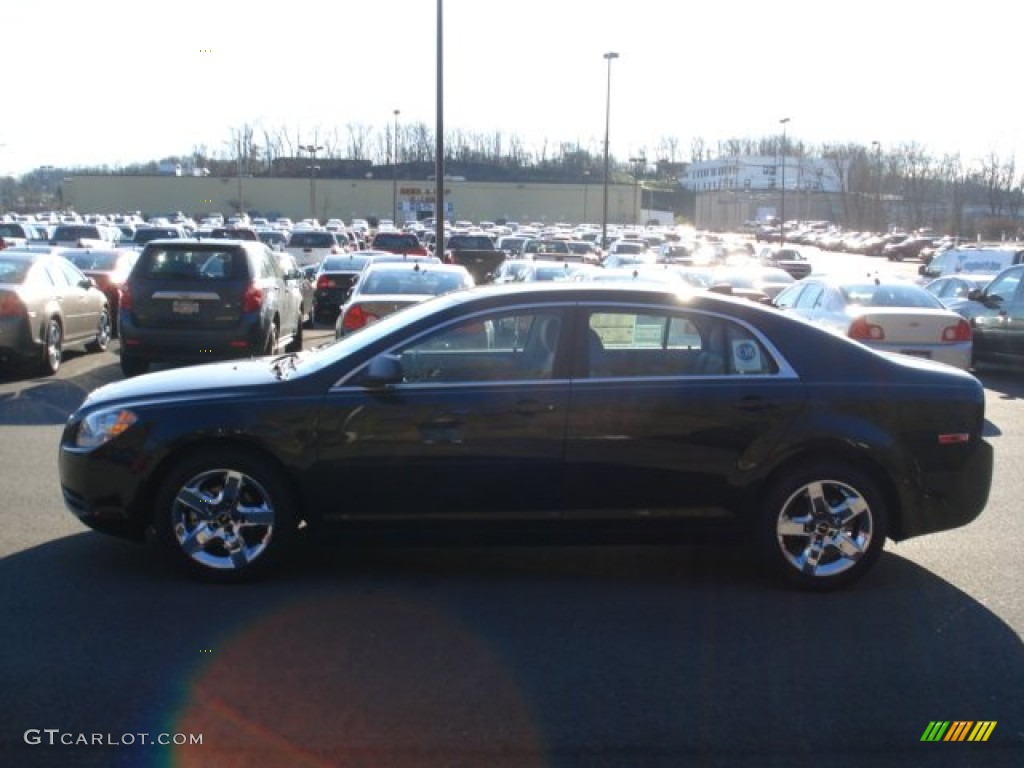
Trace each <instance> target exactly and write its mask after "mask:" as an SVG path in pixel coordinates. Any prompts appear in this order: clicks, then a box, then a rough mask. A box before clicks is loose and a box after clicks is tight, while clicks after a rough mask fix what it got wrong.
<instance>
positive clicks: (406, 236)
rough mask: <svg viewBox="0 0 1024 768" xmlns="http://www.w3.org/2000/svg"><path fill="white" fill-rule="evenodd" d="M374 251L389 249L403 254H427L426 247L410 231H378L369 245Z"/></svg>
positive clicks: (391, 251)
mask: <svg viewBox="0 0 1024 768" xmlns="http://www.w3.org/2000/svg"><path fill="white" fill-rule="evenodd" d="M370 248H372V249H373V250H375V251H389V252H390V253H400V254H402V255H404V256H427V255H429V254H428V253H427V249H426V247H425V246H424V245H423V243H421V242H420V240H419V238H418V237H416V235H414V234H412V233H411V232H378V233H377V234H376V235H374V236H373V244H372V245H371V246H370Z"/></svg>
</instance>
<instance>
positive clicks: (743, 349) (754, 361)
mask: <svg viewBox="0 0 1024 768" xmlns="http://www.w3.org/2000/svg"><path fill="white" fill-rule="evenodd" d="M732 365H733V368H734V369H735V370H736V373H760V372H761V371H763V370H764V364H763V363H762V361H761V350H760V349H759V348H758V346H757V344H755V343H754V342H753V341H751V340H750V339H736V340H734V341H733V342H732Z"/></svg>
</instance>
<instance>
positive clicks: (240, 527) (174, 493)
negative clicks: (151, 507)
mask: <svg viewBox="0 0 1024 768" xmlns="http://www.w3.org/2000/svg"><path fill="white" fill-rule="evenodd" d="M155 514H156V519H155V520H154V524H155V529H156V535H157V542H158V543H159V545H160V546H161V547H162V548H163V549H164V550H165V552H166V553H167V554H168V555H169V556H170V558H171V559H172V560H173V561H174V562H175V563H176V564H177V565H178V566H182V567H184V568H185V569H186V570H188V571H189V572H190V573H192V574H193V575H197V576H199V577H200V578H203V579H206V580H209V581H221V582H235V581H244V580H247V579H250V578H252V577H254V576H257V575H261V574H263V573H265V572H266V571H267V570H268V569H270V568H271V567H272V566H274V565H277V564H279V563H280V562H281V561H282V560H283V559H284V557H285V555H286V553H287V551H288V550H289V548H290V546H291V545H292V543H293V542H294V539H295V531H296V522H295V512H294V508H293V502H292V498H291V494H290V493H289V491H288V488H287V487H286V485H285V483H284V482H283V481H282V479H281V475H280V472H279V471H278V470H277V469H276V468H275V467H274V466H273V465H272V464H271V463H270V462H268V461H266V460H265V459H262V458H260V457H258V456H255V455H250V454H248V453H244V452H240V451H235V450H220V451H201V452H199V453H197V454H195V455H193V456H190V457H187V458H185V459H184V460H183V461H181V462H179V463H178V464H177V465H176V466H175V467H174V468H173V469H172V470H171V471H170V472H169V473H168V475H167V477H166V478H165V479H164V482H163V483H162V484H161V486H160V491H159V493H158V495H157V503H156V512H155Z"/></svg>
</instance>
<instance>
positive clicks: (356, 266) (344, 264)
mask: <svg viewBox="0 0 1024 768" xmlns="http://www.w3.org/2000/svg"><path fill="white" fill-rule="evenodd" d="M368 261H369V259H368V258H367V257H366V256H328V257H327V258H326V259H324V261H323V266H322V267H321V269H322V270H323V271H324V272H359V271H361V270H362V268H363V267H364V266H366V262H368Z"/></svg>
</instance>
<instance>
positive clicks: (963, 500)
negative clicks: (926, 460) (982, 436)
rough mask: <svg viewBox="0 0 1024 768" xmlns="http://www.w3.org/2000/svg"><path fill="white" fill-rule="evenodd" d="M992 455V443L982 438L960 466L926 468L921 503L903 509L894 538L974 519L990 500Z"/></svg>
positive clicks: (966, 522)
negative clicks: (937, 468)
mask: <svg viewBox="0 0 1024 768" xmlns="http://www.w3.org/2000/svg"><path fill="white" fill-rule="evenodd" d="M993 459H994V452H993V449H992V446H991V445H990V444H989V443H987V442H986V441H984V440H979V441H978V445H977V448H976V449H975V451H974V452H973V454H972V455H971V456H970V458H968V459H967V461H966V462H965V463H964V464H963V465H961V466H960V467H958V468H956V469H954V470H933V471H929V472H925V473H924V475H923V477H922V495H921V498H920V503H919V504H918V505H917V506H916V507H915V508H913V509H906V508H905V509H904V510H903V516H902V519H901V521H900V525H899V530H898V531H896V532H894V533H895V535H893V537H892V538H893V539H895V540H897V541H899V540H902V539H909V538H911V537H913V536H923V535H924V534H926V533H935V532H937V531H948V530H950V529H952V528H959V527H961V526H964V525H967V524H968V523H970V522H972V521H973V520H975V519H976V518H977V517H978V515H980V514H981V512H982V510H983V509H984V508H985V505H986V504H987V503H988V496H989V491H990V489H991V487H992V465H993Z"/></svg>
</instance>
